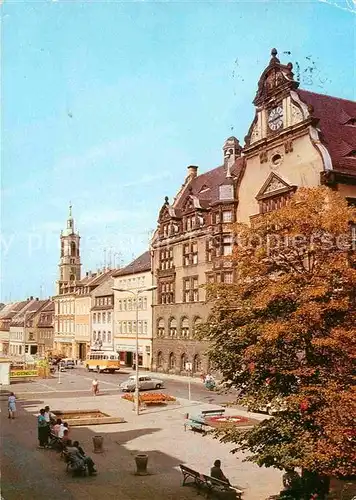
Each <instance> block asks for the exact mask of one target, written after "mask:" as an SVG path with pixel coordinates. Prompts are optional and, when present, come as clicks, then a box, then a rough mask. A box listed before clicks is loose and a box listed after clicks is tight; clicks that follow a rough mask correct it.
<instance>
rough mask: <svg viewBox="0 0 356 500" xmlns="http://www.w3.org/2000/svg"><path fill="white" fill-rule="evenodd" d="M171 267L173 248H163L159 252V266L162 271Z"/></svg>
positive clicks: (172, 265)
mask: <svg viewBox="0 0 356 500" xmlns="http://www.w3.org/2000/svg"><path fill="white" fill-rule="evenodd" d="M173 267H174V264H173V248H163V249H162V250H160V252H159V268H160V269H161V270H163V271H164V270H166V269H172V268H173Z"/></svg>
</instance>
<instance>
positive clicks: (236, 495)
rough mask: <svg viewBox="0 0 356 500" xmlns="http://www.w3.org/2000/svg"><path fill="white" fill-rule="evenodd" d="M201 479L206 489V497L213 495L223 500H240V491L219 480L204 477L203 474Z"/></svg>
mask: <svg viewBox="0 0 356 500" xmlns="http://www.w3.org/2000/svg"><path fill="white" fill-rule="evenodd" d="M203 477H204V479H205V481H206V485H207V488H208V496H211V495H215V496H217V497H218V498H221V499H224V500H225V499H226V500H230V499H231V500H235V499H236V500H241V498H242V493H243V491H242V489H240V488H238V487H236V486H232V485H231V484H228V483H225V482H224V481H220V479H216V478H215V477H211V476H206V475H205V474H203Z"/></svg>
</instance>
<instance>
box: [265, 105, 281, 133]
mask: <svg viewBox="0 0 356 500" xmlns="http://www.w3.org/2000/svg"><path fill="white" fill-rule="evenodd" d="M282 125H283V109H282V108H281V106H277V107H276V108H273V109H272V110H271V111H270V114H269V115H268V126H269V128H270V129H271V130H278V129H279V128H280V127H281V126H282Z"/></svg>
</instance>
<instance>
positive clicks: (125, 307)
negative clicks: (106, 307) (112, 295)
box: [122, 299, 127, 311]
mask: <svg viewBox="0 0 356 500" xmlns="http://www.w3.org/2000/svg"><path fill="white" fill-rule="evenodd" d="M122 308H123V310H124V311H127V301H126V299H124V300H123V301H122Z"/></svg>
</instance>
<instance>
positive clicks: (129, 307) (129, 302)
mask: <svg viewBox="0 0 356 500" xmlns="http://www.w3.org/2000/svg"><path fill="white" fill-rule="evenodd" d="M131 309H132V300H131V299H127V310H128V311H131Z"/></svg>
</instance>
